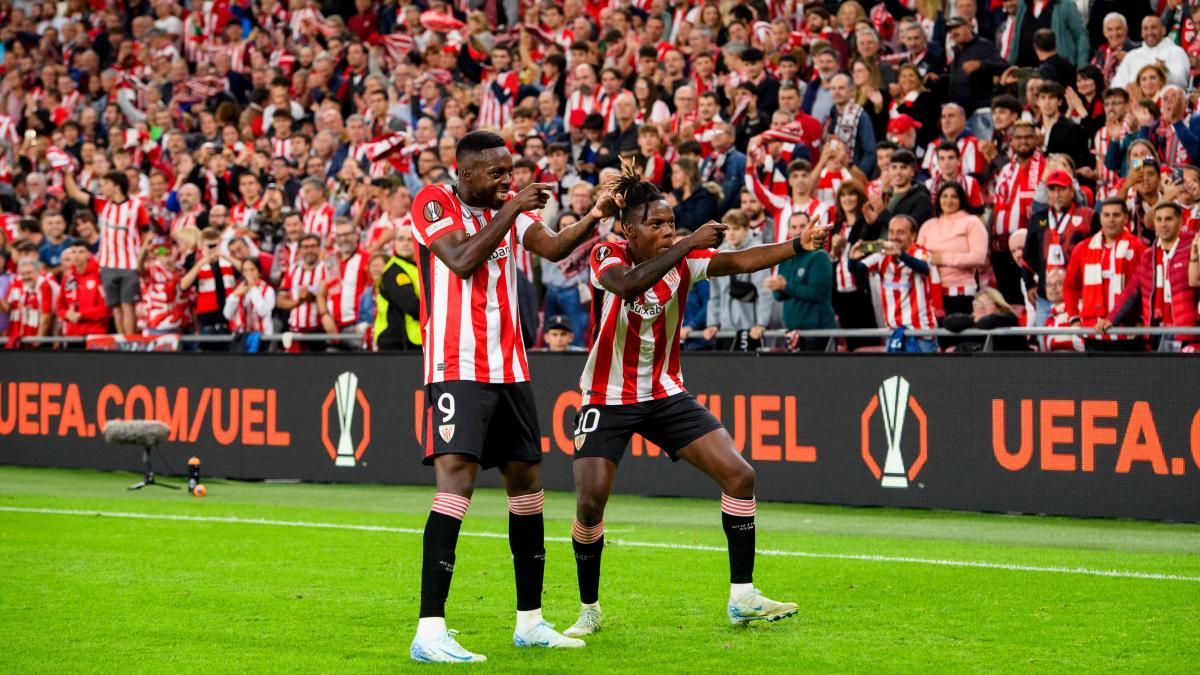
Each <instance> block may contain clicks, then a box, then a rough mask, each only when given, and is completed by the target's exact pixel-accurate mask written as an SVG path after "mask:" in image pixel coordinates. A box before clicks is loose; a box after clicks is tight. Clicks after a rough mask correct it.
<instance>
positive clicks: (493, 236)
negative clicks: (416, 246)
mask: <svg viewBox="0 0 1200 675" xmlns="http://www.w3.org/2000/svg"><path fill="white" fill-rule="evenodd" d="M549 198H550V185H548V184H546V183H531V184H529V185H527V186H526V187H525V189H524V190H521V191H520V192H518V193H517V195H516V196H515V197H513V198H512V199H510V200H508V201H507V202H505V203H504V206H502V207H500V210H499V211H497V212H496V215H495V216H493V217H492V220H491V222H490V223H488V224H487V225H485V226H484V227H483V229H482V230H480V231H478V232H476V233H475V234H472V235H468V234H466V233H465V232H463V231H462V230H456V231H454V232H451V233H449V234H447V235H445V236H443V237H441V238H439V239H438V240H437V241H435V242H433V245H432V246H430V247H429V248H430V250H431V251H433V254H434V255H436V256H437V257H438V259H439V260H441V261H442V262H444V263H446V267H449V268H450V271H452V272H454V273H455V274H456V275H458V276H459V277H461V278H463V279H466V278H467V277H470V276H471V275H473V274H475V270H478V269H479V267H480V265H483V264H484V263H485V262H487V259H488V257H489V256H491V255H492V252H493V251H495V250H496V247H497V246H499V245H500V242H501V241H503V240H504V236H505V235H507V234H508V232H509V230H511V229H512V225H513V222H514V221H515V220H516V219H517V216H519V215H521V212H523V211H540V210H541V209H542V208H543V207H545V206H546V200H547V199H549Z"/></svg>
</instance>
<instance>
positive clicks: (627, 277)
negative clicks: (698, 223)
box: [600, 222, 725, 300]
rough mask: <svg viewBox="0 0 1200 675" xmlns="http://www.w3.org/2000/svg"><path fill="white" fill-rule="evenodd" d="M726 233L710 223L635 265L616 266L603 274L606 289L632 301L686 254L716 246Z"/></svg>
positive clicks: (602, 280)
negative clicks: (664, 250) (659, 253)
mask: <svg viewBox="0 0 1200 675" xmlns="http://www.w3.org/2000/svg"><path fill="white" fill-rule="evenodd" d="M724 236H725V226H724V225H722V224H721V223H714V222H710V223H707V224H705V225H704V226H703V227H701V228H700V229H698V230H696V231H695V232H693V233H691V234H689V235H688V236H686V237H684V238H683V239H680V240H679V241H677V242H675V244H674V245H673V246H671V248H669V249H667V251H666V252H665V253H663V254H661V255H659V256H657V257H655V258H651V259H650V260H648V261H646V262H645V263H642V264H639V265H637V266H635V267H630V266H628V265H616V266H614V267H611V268H609V269H608V270H606V271H605V272H604V273H603V274H601V275H600V285H601V286H603V287H604V290H606V291H608V292H609V293H612V294H613V295H616V296H617V297H619V298H621V299H622V300H632V299H634V298H637V297H638V296H639V295H641V294H642V293H645V292H646V291H647V290H649V289H650V287H651V286H653V285H654V284H656V283H658V282H659V281H660V280H662V278H663V277H664V276H666V275H667V272H670V271H671V270H672V269H674V268H675V266H676V265H678V264H679V261H680V260H683V259H684V258H685V257H687V254H689V253H691V252H692V251H695V250H698V249H706V248H713V247H714V246H716V245H718V244H720V243H721V239H722V238H724Z"/></svg>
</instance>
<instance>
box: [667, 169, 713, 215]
mask: <svg viewBox="0 0 1200 675" xmlns="http://www.w3.org/2000/svg"><path fill="white" fill-rule="evenodd" d="M671 187H672V188H673V191H672V192H670V193H668V194H667V201H668V202H671V207H672V208H673V209H675V226H676V227H680V228H685V229H688V230H691V231H693V232H695V231H696V230H699V229H700V226H701V225H703V224H705V223H707V222H708V221H710V220H716V219H717V218H718V217H719V216H720V213H719V212H718V207H717V204H718V199H717V197H716V196H715V195H713V193H712V192H711V191H710V190H709V189H708V187H707V186H705V185H702V184H701V183H700V167H699V165H698V164H696V160H694V159H691V158H690V157H684V158H682V159H680V160H679V161H677V162H675V163H674V164H673V165H671ZM718 189H720V188H718Z"/></svg>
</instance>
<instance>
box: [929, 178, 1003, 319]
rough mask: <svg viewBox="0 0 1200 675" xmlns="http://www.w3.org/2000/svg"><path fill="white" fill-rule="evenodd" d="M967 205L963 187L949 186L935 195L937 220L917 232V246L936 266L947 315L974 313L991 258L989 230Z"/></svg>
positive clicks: (934, 209) (934, 211)
mask: <svg viewBox="0 0 1200 675" xmlns="http://www.w3.org/2000/svg"><path fill="white" fill-rule="evenodd" d="M966 205H967V193H966V191H964V190H963V188H962V186H961V185H959V184H958V183H946V184H945V185H943V186H942V187H941V188H940V189H939V190H938V191H937V194H936V195H934V208H933V213H934V218H933V219H932V220H928V221H926V222H925V224H924V225H922V226H921V230H920V232H918V233H917V246H921V247H924V248H925V249H926V250H928V251H929V252H930V253H931V254H932V256H933V264H934V265H936V266H937V270H938V276H939V277H940V279H941V287H942V307H943V308H945V310H946V313H947V314H954V313H967V312H970V311H971V306H972V302H973V301H974V299H975V294H976V292H977V291H978V290H979V272H980V270H982V269H983V267H984V266H985V265H986V264H987V259H988V232H987V228H985V227H984V226H983V221H981V220H979V218H978V217H976V216H973V215H971V214H970V213H968V212H967V211H966V209H965V208H964V207H965V206H966Z"/></svg>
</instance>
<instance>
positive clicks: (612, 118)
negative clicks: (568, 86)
mask: <svg viewBox="0 0 1200 675" xmlns="http://www.w3.org/2000/svg"><path fill="white" fill-rule="evenodd" d="M635 53H636V52H635ZM621 94H629V95H630V96H632V95H633V92H631V91H629V90H628V89H624V88H622V89H621V91H618V92H617V93H615V94H610V93H608V90H606V89H601V90H600V92H599V93H598V94H596V112H598V113H600V114H601V115H603V116H604V131H605V133H608V132H610V131H616V130H617V117H616V115H613V109H614V108H615V106H616V103H617V99H618V98H620V97H621Z"/></svg>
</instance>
